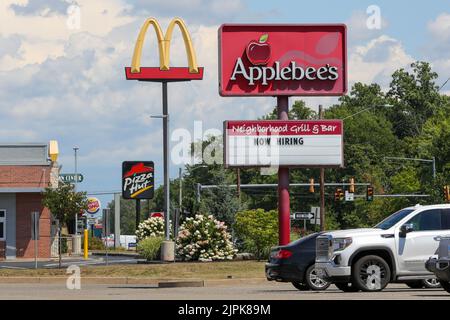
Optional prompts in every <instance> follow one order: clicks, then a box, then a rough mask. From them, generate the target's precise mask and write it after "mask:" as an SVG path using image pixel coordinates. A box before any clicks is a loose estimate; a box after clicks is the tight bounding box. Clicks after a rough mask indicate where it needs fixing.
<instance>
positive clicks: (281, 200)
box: [277, 96, 291, 245]
mask: <svg viewBox="0 0 450 320" xmlns="http://www.w3.org/2000/svg"><path fill="white" fill-rule="evenodd" d="M277 108H278V119H279V120H288V119H289V114H288V112H289V98H288V97H287V96H278V97H277ZM278 223H279V229H278V242H279V244H280V245H285V244H288V243H289V242H290V229H291V220H290V200H289V168H286V167H283V168H282V167H280V168H278Z"/></svg>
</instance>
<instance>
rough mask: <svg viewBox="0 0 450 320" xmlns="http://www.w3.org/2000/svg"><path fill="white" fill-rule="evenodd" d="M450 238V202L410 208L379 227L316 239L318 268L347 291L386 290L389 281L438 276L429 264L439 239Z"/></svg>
mask: <svg viewBox="0 0 450 320" xmlns="http://www.w3.org/2000/svg"><path fill="white" fill-rule="evenodd" d="M445 234H450V204H440V205H427V206H420V205H416V206H415V207H409V208H404V209H402V210H400V211H398V212H395V213H394V214H392V215H391V216H389V217H388V218H386V219H385V220H383V221H382V222H380V223H379V224H377V225H376V226H375V227H373V228H366V229H352V230H340V231H330V232H326V233H324V234H322V235H320V236H319V237H318V238H317V240H316V264H315V266H316V270H317V272H318V274H319V275H320V276H321V277H323V278H324V279H325V280H328V281H331V282H333V283H334V284H335V285H336V286H337V287H338V288H339V289H341V290H343V291H358V290H362V291H380V290H383V289H384V288H385V287H386V286H387V285H388V283H389V282H404V283H407V284H411V286H412V285H413V284H414V283H417V282H420V281H422V280H424V279H430V278H433V276H434V275H433V274H432V273H431V272H429V271H427V270H426V269H425V262H426V261H427V260H428V259H429V258H430V257H431V256H434V255H436V253H437V249H438V245H439V244H438V242H437V241H435V240H434V237H436V236H441V235H445Z"/></svg>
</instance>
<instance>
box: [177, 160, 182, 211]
mask: <svg viewBox="0 0 450 320" xmlns="http://www.w3.org/2000/svg"><path fill="white" fill-rule="evenodd" d="M182 179H183V177H182V175H181V167H180V168H179V169H178V180H180V192H179V193H178V203H179V208H180V213H181V208H182V205H183V180H182Z"/></svg>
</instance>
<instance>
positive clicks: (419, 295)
mask: <svg viewBox="0 0 450 320" xmlns="http://www.w3.org/2000/svg"><path fill="white" fill-rule="evenodd" d="M81 281H82V282H81V289H80V290H68V289H67V288H66V286H65V284H64V283H62V282H61V283H55V284H7V283H4V284H0V299H1V300H11V299H13V300H14V299H51V300H78V299H101V300H110V299H121V300H123V299H133V300H134V299H137V300H213V299H219V300H220V299H226V300H450V294H448V293H447V292H445V291H443V290H439V289H420V290H419V289H410V288H408V287H407V286H405V285H402V284H391V285H389V286H388V287H387V288H386V289H385V290H384V291H382V292H372V293H367V292H357V293H345V292H342V291H340V290H338V289H337V288H336V287H334V286H331V287H330V288H329V289H328V290H326V291H323V292H317V291H307V292H300V291H298V290H296V289H295V288H294V287H292V285H290V284H288V283H272V282H261V283H260V284H252V285H247V284H245V282H244V281H243V283H242V284H240V285H233V286H223V285H216V286H209V287H208V286H206V287H197V288H192V287H189V288H186V287H185V288H164V289H163V288H158V287H157V286H155V285H139V284H136V285H117V284H115V285H112V284H86V285H83V280H81Z"/></svg>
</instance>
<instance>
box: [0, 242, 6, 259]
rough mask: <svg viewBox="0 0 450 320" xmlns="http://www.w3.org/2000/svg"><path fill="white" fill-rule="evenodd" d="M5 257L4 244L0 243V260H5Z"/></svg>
mask: <svg viewBox="0 0 450 320" xmlns="http://www.w3.org/2000/svg"><path fill="white" fill-rule="evenodd" d="M5 255H6V242H5V241H0V260H3V259H5Z"/></svg>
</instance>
